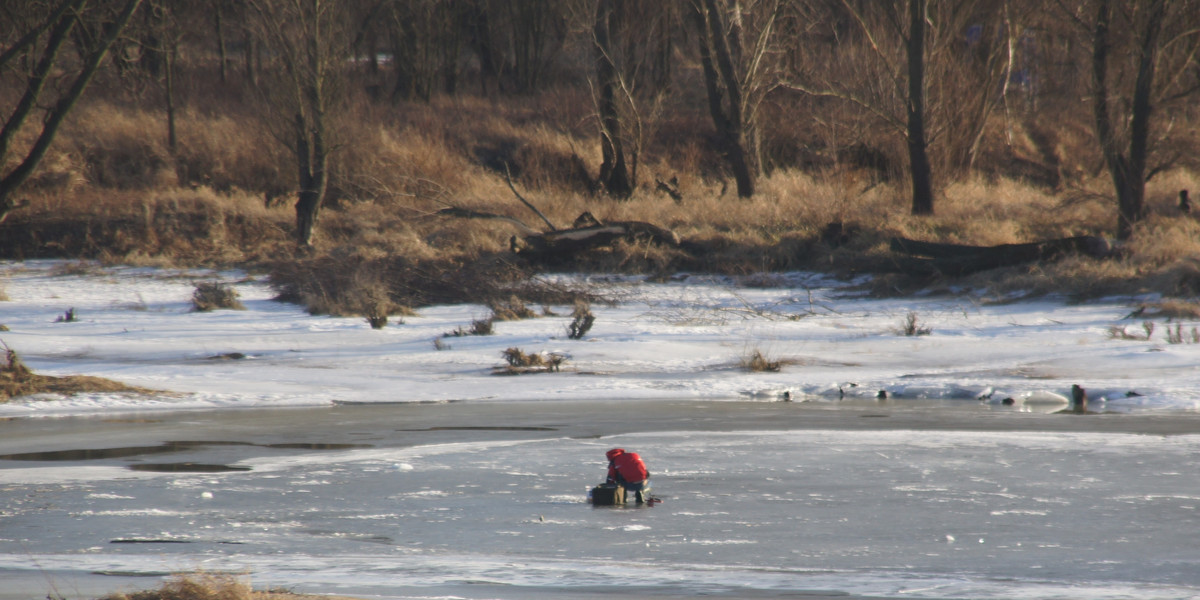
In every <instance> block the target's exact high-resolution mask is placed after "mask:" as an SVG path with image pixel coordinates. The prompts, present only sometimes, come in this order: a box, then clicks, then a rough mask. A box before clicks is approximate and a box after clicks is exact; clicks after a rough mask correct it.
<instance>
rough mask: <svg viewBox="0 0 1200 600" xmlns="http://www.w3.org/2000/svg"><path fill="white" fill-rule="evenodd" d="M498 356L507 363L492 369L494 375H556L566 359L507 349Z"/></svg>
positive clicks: (555, 355) (517, 349) (553, 355)
mask: <svg viewBox="0 0 1200 600" xmlns="http://www.w3.org/2000/svg"><path fill="white" fill-rule="evenodd" d="M500 355H501V356H502V357H503V358H504V362H506V363H508V364H506V365H504V366H501V367H496V368H495V369H493V371H492V372H493V373H494V374H496V375H524V374H528V373H557V372H558V370H559V367H561V366H562V364H563V363H564V362H566V360H567V357H565V356H563V355H561V354H555V353H549V354H547V353H540V352H539V353H536V354H526V353H525V351H523V350H521V349H520V348H508V349H506V350H505V351H504V352H501V353H500Z"/></svg>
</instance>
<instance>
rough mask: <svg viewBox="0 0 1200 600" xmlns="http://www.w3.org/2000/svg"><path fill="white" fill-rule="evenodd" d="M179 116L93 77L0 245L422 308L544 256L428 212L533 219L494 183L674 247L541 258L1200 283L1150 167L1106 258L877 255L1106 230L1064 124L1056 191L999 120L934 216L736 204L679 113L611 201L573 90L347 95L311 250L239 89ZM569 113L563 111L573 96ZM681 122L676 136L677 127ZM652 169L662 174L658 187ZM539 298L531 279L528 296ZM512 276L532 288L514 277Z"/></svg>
mask: <svg viewBox="0 0 1200 600" xmlns="http://www.w3.org/2000/svg"><path fill="white" fill-rule="evenodd" d="M195 104H196V105H195V106H192V107H190V108H188V109H186V110H184V111H182V113H181V114H180V116H179V122H178V129H179V143H178V146H177V147H176V149H175V150H174V151H173V152H172V151H170V150H169V149H168V148H167V147H166V145H165V141H164V134H163V133H162V132H163V128H164V126H165V125H164V123H165V115H164V114H163V113H162V112H161V111H156V110H154V109H149V108H145V107H139V105H137V104H125V103H122V102H120V101H119V98H116V97H113V96H105V95H104V94H97V95H96V96H95V97H92V98H89V99H88V100H87V101H86V102H85V103H84V104H82V105H81V106H80V108H79V109H78V110H77V111H76V113H73V115H72V117H71V119H70V122H69V123H68V124H67V127H66V128H65V130H64V132H63V134H62V135H61V137H60V139H59V141H58V142H56V144H55V146H54V147H53V149H52V151H51V153H50V155H49V157H48V158H47V160H45V161H44V163H43V165H42V167H41V168H40V170H39V172H38V173H37V174H36V176H35V177H34V178H33V181H32V183H31V184H30V185H28V186H27V188H26V190H25V199H26V201H27V206H25V207H24V208H22V209H20V210H18V211H16V212H14V213H12V215H11V216H10V217H9V218H8V220H7V221H5V222H4V223H3V224H0V256H4V257H7V258H10V259H24V258H36V257H58V258H88V259H98V260H101V261H105V262H110V263H126V264H147V265H164V266H165V265H171V266H184V265H220V266H244V267H248V268H255V269H268V270H270V271H271V273H272V277H273V278H274V281H275V282H276V284H277V286H278V287H279V289H280V290H281V292H282V293H284V295H285V296H286V297H288V298H290V299H294V300H297V301H300V302H303V303H305V304H306V305H308V306H309V307H310V309H311V310H313V311H314V312H331V313H339V314H368V313H370V312H372V311H379V310H384V311H389V312H390V311H397V310H400V309H401V308H402V307H412V306H420V305H424V304H429V303H437V302H456V301H465V300H472V301H484V302H486V301H488V300H494V299H495V298H496V297H500V296H506V295H509V294H511V289H510V288H509V286H511V285H512V284H513V283H514V282H517V281H521V280H524V279H525V278H527V277H528V275H530V274H531V273H534V272H536V271H538V270H539V269H544V268H546V267H545V266H544V265H541V264H532V263H530V262H528V261H526V260H524V259H522V257H521V256H520V255H514V254H512V253H511V252H509V244H510V238H511V237H512V236H513V235H515V234H517V233H519V231H518V229H517V228H516V227H515V226H514V225H513V224H511V223H509V222H506V221H502V220H482V219H461V218H454V217H448V216H443V215H439V214H438V211H439V210H440V209H444V208H446V207H449V206H454V207H458V208H463V209H468V210H472V211H479V212H487V213H493V214H497V215H503V216H508V217H512V218H515V219H519V220H521V221H523V222H524V223H526V224H528V225H529V226H531V227H534V228H540V229H546V227H545V226H544V224H543V223H541V220H540V219H539V218H538V217H536V216H535V215H534V213H533V212H531V211H530V210H528V209H527V208H525V207H524V206H523V205H522V204H521V203H520V202H519V201H518V199H517V197H516V195H515V194H514V192H513V191H512V190H511V189H510V188H509V185H508V183H507V181H506V174H505V173H504V172H502V167H500V166H498V165H507V166H508V168H509V170H510V172H511V174H512V183H513V186H514V187H515V188H516V190H517V191H518V192H519V193H520V194H521V195H522V196H523V197H524V198H526V199H528V200H529V201H530V202H531V203H532V204H534V205H535V206H536V207H538V208H539V209H540V210H541V211H542V212H543V213H544V214H545V216H546V218H547V219H548V220H549V221H550V222H551V223H553V224H554V225H555V226H556V227H566V226H569V225H570V224H571V223H572V222H573V221H574V220H575V219H576V217H577V216H579V215H580V214H581V213H583V212H585V211H586V212H589V213H591V214H592V215H594V216H595V217H596V218H598V219H599V220H601V221H604V222H611V221H644V222H649V223H653V224H655V225H658V226H660V227H664V228H668V229H670V230H671V231H673V232H675V233H676V234H677V235H678V236H679V237H680V238H681V239H682V240H683V241H684V244H683V246H682V247H680V248H672V247H663V246H659V245H655V244H653V243H650V242H646V241H618V242H617V243H615V244H613V245H612V246H611V247H604V248H601V249H597V250H594V251H590V252H585V253H581V254H579V255H577V256H573V257H571V258H570V259H568V260H563V261H561V262H560V263H557V264H555V265H554V266H553V268H555V269H563V270H580V271H603V272H624V273H648V274H665V273H671V272H677V271H703V272H715V273H727V274H753V273H760V272H771V271H780V270H792V269H815V270H820V271H829V272H833V273H837V274H847V275H848V274H856V273H875V274H879V275H880V277H879V278H878V284H877V291H879V292H880V293H897V292H899V293H907V292H911V291H913V290H915V289H919V288H930V287H933V288H937V287H939V286H946V285H950V284H953V285H954V286H965V287H971V288H976V289H988V290H990V291H991V292H993V295H994V296H995V297H1011V295H1012V294H1013V293H1018V292H1019V293H1020V294H1043V293H1050V292H1062V293H1068V294H1071V295H1074V296H1076V297H1080V298H1087V297H1094V296H1098V295H1104V294H1125V293H1143V292H1157V293H1161V294H1163V295H1167V296H1179V297H1191V296H1195V295H1198V294H1200V259H1198V258H1197V257H1200V236H1198V235H1197V234H1198V233H1200V225H1197V222H1196V220H1195V219H1194V218H1193V217H1191V216H1190V215H1186V214H1181V213H1180V212H1179V211H1178V209H1177V207H1176V198H1177V194H1178V191H1179V190H1180V189H1189V188H1190V189H1200V186H1198V185H1197V183H1200V181H1198V179H1200V178H1198V177H1197V175H1196V174H1195V173H1193V172H1191V171H1188V170H1184V169H1177V170H1172V171H1167V172H1164V173H1161V174H1159V175H1157V176H1156V177H1155V178H1153V179H1152V180H1151V182H1150V183H1149V187H1148V193H1147V206H1148V217H1147V218H1146V220H1145V221H1143V222H1142V223H1141V224H1140V225H1139V226H1138V230H1137V231H1136V234H1135V236H1134V237H1133V239H1132V240H1131V241H1130V242H1129V243H1128V244H1127V245H1126V246H1125V247H1124V248H1123V249H1122V253H1121V254H1120V255H1119V256H1117V257H1116V258H1110V259H1106V260H1096V259H1091V258H1082V257H1072V258H1066V259H1063V260H1060V261H1057V262H1053V263H1041V264H1033V265H1024V266H1020V267H1008V268H1002V269H995V270H991V271H986V272H984V273H980V274H976V275H972V276H970V277H967V278H963V279H959V280H949V279H944V278H929V277H920V278H913V277H906V276H903V275H898V274H893V273H890V272H891V271H894V270H895V269H894V268H893V267H894V259H895V257H894V255H893V254H892V252H891V251H890V250H889V247H888V240H889V239H890V238H891V237H893V236H903V237H909V238H916V239H921V240H929V241H942V242H954V243H967V244H975V245H996V244H1006V243H1019V242H1028V241H1036V240H1043V239H1048V238H1057V237H1067V236H1075V235H1099V236H1106V235H1108V234H1109V233H1110V232H1111V231H1112V230H1113V229H1114V226H1115V218H1116V217H1115V212H1116V211H1115V201H1114V200H1113V199H1112V198H1111V184H1110V182H1109V181H1108V180H1107V178H1106V175H1105V174H1104V173H1103V172H1102V171H1100V170H1098V169H1096V168H1094V167H1095V165H1094V164H1093V165H1092V168H1090V169H1086V168H1085V167H1086V166H1087V165H1085V164H1084V163H1085V162H1087V161H1086V160H1083V159H1074V160H1072V157H1092V156H1093V155H1094V153H1089V152H1087V149H1086V145H1087V143H1088V140H1087V139H1086V136H1084V135H1082V134H1080V135H1077V136H1075V137H1076V138H1078V139H1074V138H1071V137H1070V136H1067V135H1065V134H1064V135H1062V136H1061V137H1060V140H1059V142H1060V146H1059V147H1058V148H1057V149H1056V150H1054V152H1055V153H1056V156H1057V157H1058V158H1056V159H1055V162H1057V163H1058V165H1059V167H1058V168H1059V172H1060V173H1061V175H1062V177H1061V178H1060V179H1059V180H1058V181H1057V183H1055V184H1054V185H1048V184H1047V183H1046V182H1045V181H1040V180H1037V179H1036V178H1033V177H1029V176H1022V175H1021V173H1020V172H1018V170H1017V169H1016V167H1017V166H1018V165H1020V164H1022V163H1021V162H1020V161H1019V160H1016V159H1015V158H1014V157H1020V156H1033V155H1035V154H1037V153H1038V152H1044V150H1045V149H1044V148H1042V149H1039V147H1038V145H1037V144H1035V143H1034V142H1033V141H1032V139H1033V137H1032V136H1030V135H1027V133H1028V132H1024V130H1022V129H1021V127H1020V126H1019V124H1017V123H1014V122H1001V121H998V122H997V123H996V127H997V128H1000V129H1001V131H998V132H996V133H995V135H993V136H991V137H989V138H987V139H988V143H989V144H991V146H992V151H991V152H986V153H983V156H990V157H991V158H990V159H985V160H983V161H982V162H981V164H979V165H978V166H977V168H976V169H975V171H974V174H971V175H963V176H960V177H958V178H957V179H948V180H945V181H942V182H941V185H940V190H941V191H940V195H939V197H938V198H937V204H936V214H935V215H934V216H932V217H914V216H912V215H910V214H909V197H908V187H907V186H908V183H907V181H906V180H905V179H904V176H903V172H902V170H900V171H897V170H886V169H884V170H880V169H877V168H868V167H864V166H863V165H861V164H856V163H855V161H854V160H852V159H849V158H848V159H846V160H844V161H840V162H839V161H834V162H831V163H828V164H820V165H813V164H808V165H802V164H795V165H790V166H786V165H785V166H778V167H776V168H774V169H773V170H771V172H770V173H766V174H764V175H763V176H762V178H761V179H760V181H759V191H758V193H757V194H756V195H755V196H754V197H753V198H750V199H740V198H738V197H737V196H736V195H735V194H734V192H733V190H732V189H730V188H731V187H732V186H731V184H730V183H729V181H728V178H727V176H726V175H725V173H724V172H723V171H722V169H721V166H720V165H721V161H720V160H719V157H718V156H717V155H716V154H715V153H714V152H713V151H712V149H711V145H710V144H708V143H707V141H706V139H705V137H704V135H703V134H702V132H703V131H705V129H704V127H705V126H704V123H703V119H701V118H699V116H697V115H690V116H689V113H687V112H686V111H680V112H677V113H674V116H672V117H670V118H667V117H664V118H663V119H662V121H661V122H660V124H659V130H660V131H663V132H667V131H673V132H676V133H675V134H674V135H667V134H666V133H662V134H661V135H659V136H657V137H656V138H654V141H653V142H652V143H651V144H650V145H648V147H647V148H646V150H645V152H644V153H643V156H645V157H647V158H645V159H644V160H643V162H642V163H641V164H640V166H639V171H638V173H639V174H638V184H639V185H638V187H637V189H636V190H635V192H634V194H633V196H632V198H630V199H629V200H624V201H618V200H615V199H612V198H610V197H607V196H604V195H601V194H597V193H594V192H593V191H591V189H590V187H589V185H588V181H589V177H590V176H589V173H592V174H594V173H595V171H596V169H598V167H599V164H600V162H601V160H600V155H599V154H600V152H599V148H598V145H597V144H596V142H595V140H594V135H593V132H592V131H591V125H590V124H589V115H588V113H587V110H585V109H586V107H588V106H589V102H588V100H587V98H586V97H578V93H575V92H571V91H567V90H558V91H552V92H546V93H543V94H540V95H537V96H535V97H519V98H517V97H514V98H507V99H506V98H500V99H484V98H479V97H474V96H457V97H453V98H440V99H439V98H435V99H434V100H433V101H431V102H429V103H412V104H400V105H396V106H387V107H383V106H380V105H377V104H373V103H370V102H367V101H365V100H363V101H361V102H359V103H358V104H356V105H355V107H354V110H351V111H347V112H346V114H345V118H344V119H343V120H342V121H340V122H339V124H338V127H337V136H338V140H339V144H340V145H339V149H338V151H337V152H335V154H334V160H335V162H334V165H333V172H334V175H333V179H332V182H331V185H332V187H331V193H330V199H329V200H328V201H327V205H326V207H325V210H324V211H323V212H322V216H321V220H320V222H319V225H318V229H317V240H316V249H315V250H314V251H311V252H308V253H305V254H303V255H297V254H296V250H295V246H294V242H293V241H292V237H291V236H292V230H293V226H294V225H293V224H294V218H295V217H294V212H293V210H292V209H291V203H292V202H293V201H294V200H293V198H294V193H295V192H294V189H293V187H292V184H291V178H290V174H289V173H288V172H287V171H286V169H285V166H286V165H287V164H288V158H287V156H286V155H285V154H284V153H283V151H281V150H280V149H279V144H276V143H274V141H273V140H272V138H271V135H270V132H268V131H265V130H263V129H261V128H258V127H256V126H254V123H256V122H257V121H256V120H255V118H254V114H253V111H252V109H251V108H250V107H248V106H242V107H239V106H238V105H237V104H229V103H226V104H223V105H222V106H223V110H221V111H219V112H217V111H213V110H205V109H204V107H203V106H202V105H201V103H200V102H199V101H197V102H196V103H195ZM572 107H582V108H577V109H573V108H572ZM687 127H691V128H693V131H696V132H697V133H694V134H686V135H685V134H679V133H678V132H679V131H683V128H687ZM658 181H663V182H666V181H672V182H673V189H674V190H676V191H677V192H678V199H676V198H673V197H672V196H670V195H668V194H667V193H666V192H664V191H662V190H661V189H660V188H659V186H658V185H657V182H658ZM542 292H543V293H544V292H546V291H545V290H542ZM531 293H532V292H531Z"/></svg>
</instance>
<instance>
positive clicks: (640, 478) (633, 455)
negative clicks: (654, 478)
mask: <svg viewBox="0 0 1200 600" xmlns="http://www.w3.org/2000/svg"><path fill="white" fill-rule="evenodd" d="M604 455H605V456H607V457H608V483H619V484H621V485H622V486H623V487H624V488H625V490H626V491H629V490H633V492H634V493H635V495H636V496H637V501H638V502H639V503H640V502H643V501H644V500H645V497H646V496H649V495H650V472H649V471H647V470H646V463H644V462H642V457H641V456H638V453H637V452H626V451H625V449H624V448H613V449H612V450H609V451H608V452H606V453H605V454H604Z"/></svg>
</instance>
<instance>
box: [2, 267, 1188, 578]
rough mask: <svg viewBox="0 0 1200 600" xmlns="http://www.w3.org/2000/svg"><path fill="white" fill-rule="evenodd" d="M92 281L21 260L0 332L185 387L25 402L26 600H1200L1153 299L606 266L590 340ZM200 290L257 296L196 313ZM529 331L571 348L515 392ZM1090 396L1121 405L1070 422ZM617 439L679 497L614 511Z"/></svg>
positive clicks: (13, 476)
mask: <svg viewBox="0 0 1200 600" xmlns="http://www.w3.org/2000/svg"><path fill="white" fill-rule="evenodd" d="M65 266H69V265H65V264H64V263H57V262H26V263H4V264H0V280H2V281H3V286H4V291H5V293H6V294H7V296H8V297H9V300H8V301H5V302H0V323H2V324H4V325H6V326H7V327H8V328H9V331H6V332H2V333H0V340H3V341H4V343H5V344H7V345H8V346H9V347H11V348H13V349H15V350H16V351H17V352H19V353H20V355H21V357H22V358H23V359H24V361H25V362H26V363H27V364H28V365H29V366H30V367H31V368H33V369H34V370H35V371H37V372H39V373H43V374H49V375H67V374H86V375H95V376H101V377H107V378H110V379H115V380H119V381H122V382H124V383H128V384H131V385H136V386H142V387H147V388H153V389H156V390H163V391H164V394H162V395H160V396H156V397H153V398H144V397H128V396H122V395H118V394H91V395H85V396H82V397H77V398H71V399H63V398H53V397H43V398H33V399H19V400H16V401H13V402H10V403H7V404H3V405H0V579H3V580H4V581H5V583H4V585H3V586H0V600H17V599H18V598H22V599H25V598H44V597H46V596H47V595H48V594H49V595H54V596H55V597H63V598H70V599H72V600H74V599H76V598H84V597H92V596H95V595H100V594H102V593H104V592H108V591H114V590H119V589H134V588H139V587H140V588H144V587H154V586H156V585H157V584H158V581H159V580H160V578H161V577H162V576H163V575H164V574H167V573H172V572H179V571H190V570H196V569H204V570H208V571H231V572H236V573H245V574H247V575H248V576H249V577H250V578H251V579H252V581H253V582H254V583H255V585H256V586H262V587H265V586H282V587H288V588H291V589H294V590H296V591H301V592H312V593H341V594H353V595H357V596H360V597H367V598H385V599H393V598H528V597H544V598H558V597H580V598H585V597H593V596H594V597H608V596H617V595H619V596H622V597H639V596H641V597H645V596H653V597H659V598H663V597H690V596H695V595H711V596H717V597H722V596H724V597H795V596H797V595H799V596H803V597H826V596H829V597H845V596H846V595H850V596H852V597H886V598H1193V597H1200V555H1197V554H1196V552H1195V549H1194V539H1195V535H1196V533H1197V531H1200V517H1198V516H1197V510H1196V509H1197V507H1198V506H1200V476H1198V475H1200V465H1197V462H1196V458H1195V457H1196V456H1197V455H1200V368H1198V367H1200V344H1192V343H1169V341H1168V340H1167V337H1166V333H1165V330H1166V323H1164V322H1163V321H1161V320H1160V321H1159V322H1158V323H1157V329H1156V331H1155V332H1154V334H1153V335H1152V336H1151V339H1149V340H1129V339H1118V338H1116V337H1114V336H1113V335H1112V334H1111V331H1112V328H1113V327H1125V328H1126V330H1127V331H1128V332H1129V333H1138V334H1142V333H1144V330H1143V327H1142V321H1141V320H1137V319H1124V318H1123V317H1125V316H1126V315H1128V314H1129V313H1130V312H1131V311H1132V310H1133V309H1134V308H1135V307H1136V305H1137V302H1138V301H1141V300H1147V298H1141V299H1135V298H1116V299H1110V300H1107V301H1100V302H1093V303H1088V304H1085V305H1067V304H1065V303H1063V302H1062V301H1059V300H1055V299H1048V300H1042V301H1036V302H1021V303H1014V304H1008V305H982V304H979V303H976V302H972V301H971V300H970V299H968V298H966V297H963V298H954V299H951V298H917V299H912V298H909V299H889V300H875V299H868V298H864V297H861V296H858V295H856V294H854V293H853V292H852V289H853V288H852V287H851V286H850V285H849V284H848V283H846V282H836V281H832V280H829V279H826V278H822V277H819V276H815V275H810V274H800V273H797V274H791V275H788V276H785V277H781V278H778V279H776V280H775V281H774V283H775V285H774V286H772V287H755V286H749V285H746V284H745V282H740V281H738V280H734V279H723V278H701V277H687V278H682V277H681V278H679V279H680V280H679V281H673V282H670V283H664V284H650V283H645V282H640V281H638V280H636V279H628V278H602V279H597V280H593V281H590V282H588V284H589V285H591V286H593V288H594V289H595V290H597V291H599V292H601V293H603V294H605V295H607V296H610V297H613V298H615V299H617V300H618V302H617V304H616V305H615V306H603V305H593V306H592V311H593V313H595V315H596V322H595V325H594V327H593V328H592V330H591V331H590V332H589V333H588V334H587V335H586V336H585V337H584V338H583V339H582V340H571V339H568V337H567V323H568V322H569V321H570V316H569V315H570V307H565V306H552V307H548V308H549V309H550V311H551V312H553V313H555V316H543V317H540V318H537V319H529V320H524V321H512V322H497V323H496V324H495V334H494V335H491V336H469V337H449V338H443V337H442V334H444V333H446V332H449V331H452V330H455V329H456V328H459V327H464V328H466V327H469V326H470V323H471V321H472V320H475V319H481V318H485V317H487V316H488V310H487V309H486V308H484V307H482V306H472V305H464V306H440V307H430V308H425V309H422V310H421V311H420V313H419V314H418V315H417V316H410V317H405V318H404V323H402V324H398V323H395V322H393V323H392V324H389V325H388V326H387V327H386V328H384V329H382V330H373V329H371V328H370V327H369V326H368V325H367V323H366V322H365V321H364V320H362V319H358V318H333V317H325V316H310V315H308V314H306V313H305V312H304V311H303V310H302V309H301V308H300V307H297V306H293V305H287V304H281V303H278V302H274V301H273V300H271V296H272V293H271V290H270V289H269V288H268V287H267V286H266V285H265V284H264V283H263V282H262V281H259V280H256V279H255V278H253V277H250V276H247V275H245V274H242V273H209V272H176V271H165V270H157V269H133V268H108V269H98V268H97V269H93V270H91V271H89V272H87V273H85V274H67V272H68V271H71V269H65V268H64V267H65ZM202 281H224V282H228V283H231V284H232V285H234V286H235V287H236V289H237V290H238V291H239V293H240V295H241V300H242V302H243V303H244V304H245V305H246V310H244V311H234V310H221V311H215V312H211V313H196V312H192V311H191V303H190V298H191V294H192V291H193V290H194V288H195V285H196V284H197V283H198V282H202ZM1149 300H1153V298H1149ZM535 308H538V309H540V308H541V307H535ZM68 309H74V313H75V315H76V317H77V321H75V322H69V323H62V322H55V321H56V319H57V318H58V317H60V316H62V315H63V314H64V313H65V311H67V310H68ZM910 313H911V314H915V315H916V316H917V318H918V319H919V323H920V325H922V326H925V327H928V328H930V329H931V332H930V334H929V335H924V336H911V337H910V336H905V335H902V334H901V333H900V330H901V329H902V328H903V326H904V323H905V320H906V318H907V316H908V315H909V314H910ZM1190 327H1191V325H1190V324H1187V325H1186V326H1185V331H1190ZM435 340H437V341H438V343H436V344H435ZM1190 341H1191V340H1190V336H1189V337H1188V339H1186V340H1185V342H1190ZM510 347H516V348H520V349H522V350H524V351H526V352H553V353H558V354H561V355H564V356H566V357H567V360H566V362H565V363H564V364H563V366H562V369H561V371H560V372H558V373H549V374H534V375H521V376H497V375H494V374H493V369H494V368H495V367H498V366H500V365H501V364H502V363H503V361H502V359H501V352H502V351H503V350H505V349H506V348H510ZM754 351H758V352H761V353H762V354H764V355H766V356H767V357H768V358H771V359H775V360H780V361H782V362H783V363H784V364H783V367H782V370H781V371H780V372H778V373H751V372H747V371H746V370H744V369H742V368H741V367H740V366H739V363H740V362H741V361H742V360H744V359H745V358H746V357H747V356H749V355H750V354H751V353H753V352H754ZM230 353H240V354H242V355H244V356H245V358H242V359H228V358H225V359H221V358H217V357H222V356H228V355H229V354H230ZM1072 384H1078V385H1081V386H1083V387H1084V388H1086V389H1087V390H1088V395H1089V399H1090V405H1089V407H1090V409H1091V411H1092V412H1093V413H1094V414H1089V415H1067V414H1055V413H1056V412H1057V411H1059V410H1061V409H1063V408H1064V407H1065V402H1066V396H1067V395H1069V390H1070V387H1071V385H1072ZM880 391H884V392H886V393H887V398H886V399H884V400H881V399H877V395H878V394H879V392H880ZM785 393H786V397H787V398H789V399H790V400H791V402H784V401H782V400H783V399H784V397H785ZM1005 399H1011V401H1010V402H1004V400H1005ZM613 446H622V447H625V448H628V449H631V450H634V451H637V452H640V453H641V454H642V455H643V457H645V459H646V461H647V463H648V466H649V467H650V470H651V472H652V473H653V479H652V481H653V486H654V491H655V494H656V495H659V496H662V497H663V498H664V502H663V503H662V504H660V505H657V506H654V507H649V508H633V507H630V508H618V509H611V508H593V507H591V506H590V505H588V504H587V503H586V500H585V498H586V490H587V488H588V487H590V486H591V485H593V484H595V483H597V482H598V481H599V480H600V479H601V478H602V476H603V472H604V466H605V463H604V459H603V453H604V451H605V450H607V449H608V448H610V447H613Z"/></svg>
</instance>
